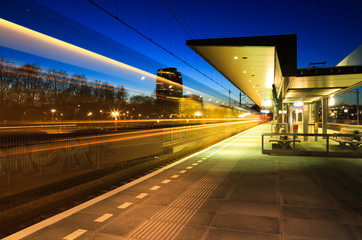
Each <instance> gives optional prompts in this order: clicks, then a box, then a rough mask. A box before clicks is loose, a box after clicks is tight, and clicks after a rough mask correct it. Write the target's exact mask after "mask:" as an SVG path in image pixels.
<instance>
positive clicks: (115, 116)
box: [111, 111, 119, 131]
mask: <svg viewBox="0 0 362 240" xmlns="http://www.w3.org/2000/svg"><path fill="white" fill-rule="evenodd" d="M111 114H112V117H114V130H115V131H116V130H117V117H118V115H119V112H117V111H113V112H111Z"/></svg>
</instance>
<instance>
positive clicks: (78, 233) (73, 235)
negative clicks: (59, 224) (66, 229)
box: [63, 229, 87, 240]
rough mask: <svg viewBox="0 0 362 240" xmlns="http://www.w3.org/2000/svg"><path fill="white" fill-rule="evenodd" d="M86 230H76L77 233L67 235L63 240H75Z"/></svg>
mask: <svg viewBox="0 0 362 240" xmlns="http://www.w3.org/2000/svg"><path fill="white" fill-rule="evenodd" d="M86 231H87V230H84V229H78V230H77V231H74V232H72V233H71V234H69V235H68V236H66V237H64V238H63V239H65V240H73V239H76V238H77V237H79V236H80V235H82V234H83V233H85V232H86Z"/></svg>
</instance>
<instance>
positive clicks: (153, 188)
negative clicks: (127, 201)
mask: <svg viewBox="0 0 362 240" xmlns="http://www.w3.org/2000/svg"><path fill="white" fill-rule="evenodd" d="M160 187H161V186H153V187H151V188H150V190H153V191H154V190H157V189H159V188H160Z"/></svg>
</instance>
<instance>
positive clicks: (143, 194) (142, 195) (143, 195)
mask: <svg viewBox="0 0 362 240" xmlns="http://www.w3.org/2000/svg"><path fill="white" fill-rule="evenodd" d="M147 195H148V193H141V194H140V195H138V196H137V197H136V198H144V197H146V196H147Z"/></svg>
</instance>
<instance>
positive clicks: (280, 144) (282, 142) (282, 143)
mask: <svg viewBox="0 0 362 240" xmlns="http://www.w3.org/2000/svg"><path fill="white" fill-rule="evenodd" d="M279 133H285V129H284V128H281V129H280V130H279ZM269 142H275V143H277V148H279V149H280V148H281V149H283V150H287V149H292V148H291V146H290V144H291V143H293V142H298V143H300V140H298V139H295V140H293V139H290V138H288V136H286V135H280V137H279V139H270V140H269ZM273 145H274V144H273Z"/></svg>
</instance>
